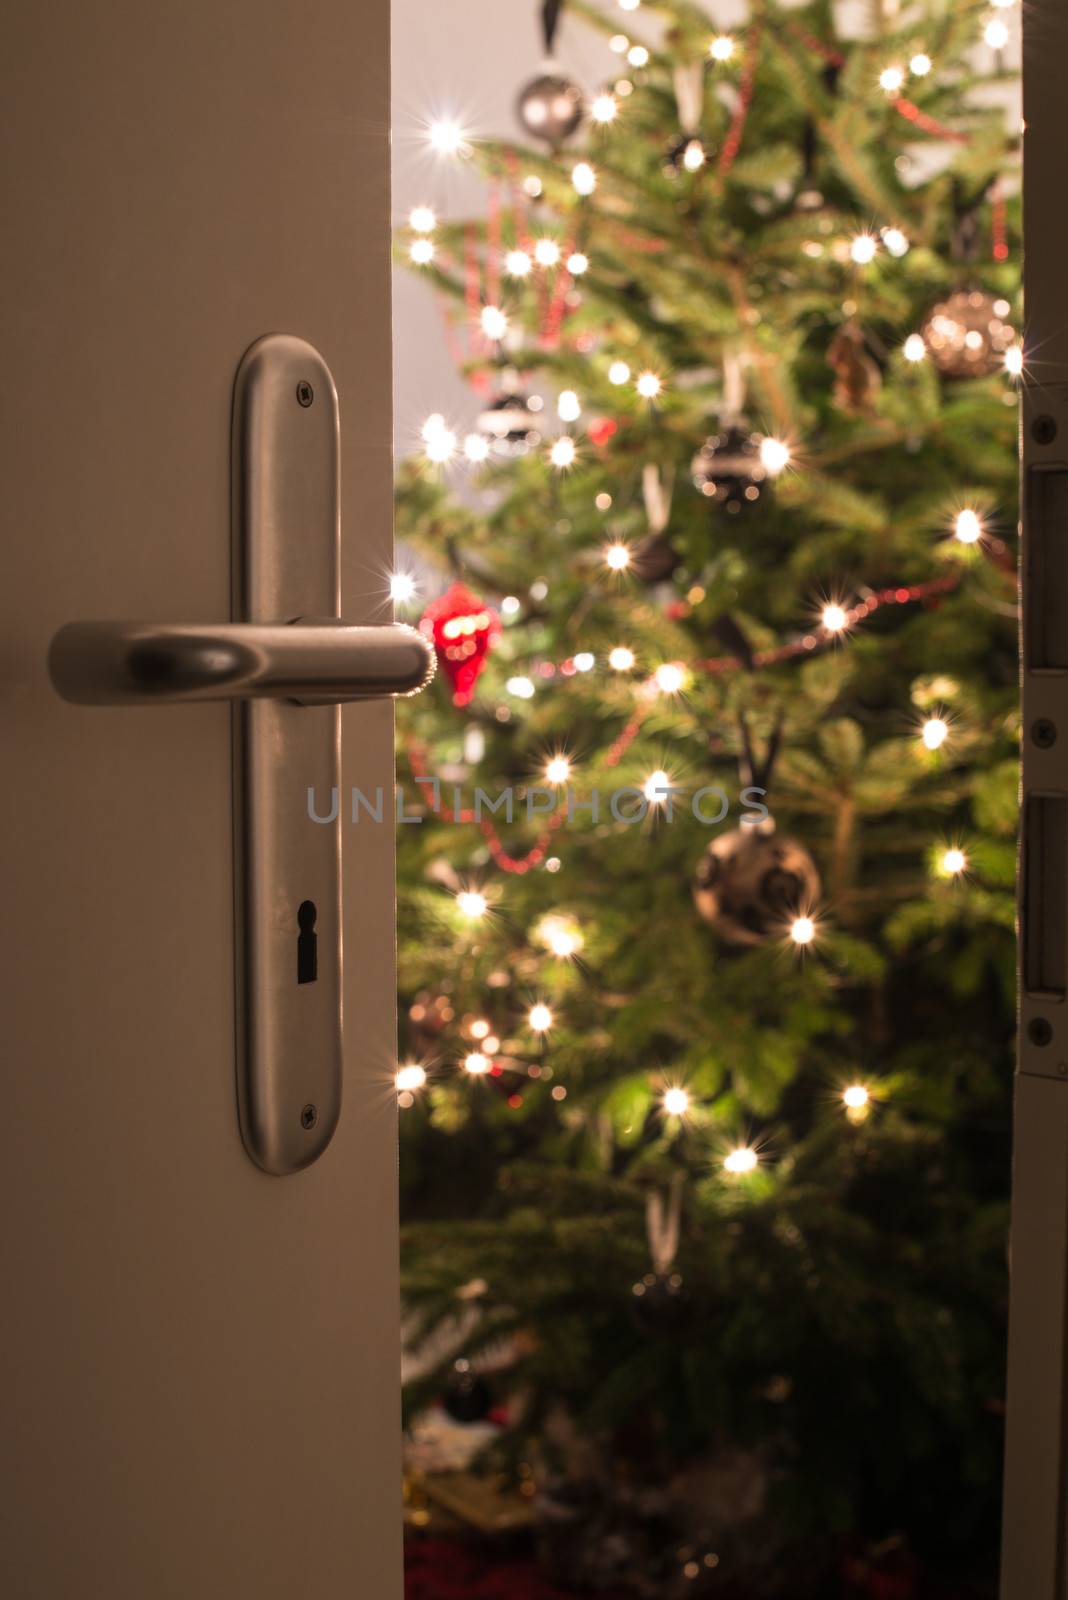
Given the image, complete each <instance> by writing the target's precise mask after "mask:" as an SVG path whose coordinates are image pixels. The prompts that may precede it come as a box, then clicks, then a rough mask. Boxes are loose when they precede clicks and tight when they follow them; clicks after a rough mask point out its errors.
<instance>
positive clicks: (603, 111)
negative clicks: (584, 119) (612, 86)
mask: <svg viewBox="0 0 1068 1600" xmlns="http://www.w3.org/2000/svg"><path fill="white" fill-rule="evenodd" d="M618 110H619V106H618V105H617V104H616V97H615V95H614V94H599V95H598V96H597V98H596V99H595V100H594V102H593V104H592V105H591V106H590V116H591V117H592V118H593V120H594V122H600V123H603V124H607V123H609V122H614V121H615V118H616V113H617V112H618Z"/></svg>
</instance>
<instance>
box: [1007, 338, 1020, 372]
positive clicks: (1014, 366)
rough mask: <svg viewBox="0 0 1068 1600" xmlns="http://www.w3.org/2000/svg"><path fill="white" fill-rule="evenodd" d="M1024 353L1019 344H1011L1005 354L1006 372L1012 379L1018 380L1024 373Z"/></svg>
mask: <svg viewBox="0 0 1068 1600" xmlns="http://www.w3.org/2000/svg"><path fill="white" fill-rule="evenodd" d="M1023 366H1024V353H1023V349H1022V347H1021V346H1020V345H1018V344H1010V346H1009V348H1008V349H1007V350H1006V352H1005V371H1006V372H1007V373H1008V374H1009V376H1010V377H1011V378H1018V377H1019V376H1020V374H1021V372H1022V371H1023Z"/></svg>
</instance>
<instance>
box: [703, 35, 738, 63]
mask: <svg viewBox="0 0 1068 1600" xmlns="http://www.w3.org/2000/svg"><path fill="white" fill-rule="evenodd" d="M734 49H735V45H734V40H733V39H732V38H731V36H730V34H729V33H717V35H716V37H715V38H714V39H713V40H712V43H711V44H710V45H709V47H708V53H709V55H710V56H711V57H712V60H713V61H729V60H730V59H731V56H733V54H734Z"/></svg>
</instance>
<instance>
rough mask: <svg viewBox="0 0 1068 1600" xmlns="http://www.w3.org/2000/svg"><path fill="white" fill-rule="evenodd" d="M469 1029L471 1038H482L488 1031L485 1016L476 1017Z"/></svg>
mask: <svg viewBox="0 0 1068 1600" xmlns="http://www.w3.org/2000/svg"><path fill="white" fill-rule="evenodd" d="M469 1031H470V1034H471V1037H472V1039H484V1038H485V1037H486V1035H487V1034H488V1033H489V1031H490V1024H489V1023H488V1022H487V1021H486V1019H485V1017H476V1018H475V1020H474V1022H472V1024H471V1027H470V1030H469Z"/></svg>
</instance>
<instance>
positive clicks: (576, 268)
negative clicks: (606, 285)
mask: <svg viewBox="0 0 1068 1600" xmlns="http://www.w3.org/2000/svg"><path fill="white" fill-rule="evenodd" d="M589 265H590V262H589V257H588V256H584V255H583V253H582V251H581V250H576V251H575V252H574V254H573V255H569V256H568V258H567V270H568V272H570V274H571V276H572V277H573V278H581V277H582V274H583V273H584V272H586V271H588V270H589Z"/></svg>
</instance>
